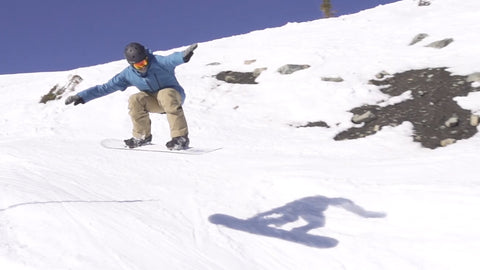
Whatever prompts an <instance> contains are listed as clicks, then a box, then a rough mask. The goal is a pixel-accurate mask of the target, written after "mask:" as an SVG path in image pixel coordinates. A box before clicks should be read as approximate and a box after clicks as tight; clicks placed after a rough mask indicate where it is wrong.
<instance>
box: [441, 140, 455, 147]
mask: <svg viewBox="0 0 480 270" xmlns="http://www.w3.org/2000/svg"><path fill="white" fill-rule="evenodd" d="M455 142H457V140H455V139H452V138H448V139H444V140H442V141H441V142H440V146H442V147H445V146H448V145H450V144H454V143H455Z"/></svg>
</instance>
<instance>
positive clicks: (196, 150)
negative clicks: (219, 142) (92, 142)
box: [100, 139, 222, 155]
mask: <svg viewBox="0 0 480 270" xmlns="http://www.w3.org/2000/svg"><path fill="white" fill-rule="evenodd" d="M100 144H101V145H102V146H103V147H105V148H108V149H117V150H127V151H144V152H162V153H170V154H183V155H202V154H206V153H210V152H213V151H217V150H220V149H222V148H221V147H219V148H201V147H189V148H187V149H184V150H170V149H168V148H166V147H165V146H164V145H159V144H146V145H142V146H140V147H136V148H129V147H128V146H126V145H125V143H124V142H123V140H119V139H104V140H102V141H101V142H100Z"/></svg>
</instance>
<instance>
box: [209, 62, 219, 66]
mask: <svg viewBox="0 0 480 270" xmlns="http://www.w3.org/2000/svg"><path fill="white" fill-rule="evenodd" d="M221 64H222V63H219V62H212V63H210V64H207V66H219V65H221Z"/></svg>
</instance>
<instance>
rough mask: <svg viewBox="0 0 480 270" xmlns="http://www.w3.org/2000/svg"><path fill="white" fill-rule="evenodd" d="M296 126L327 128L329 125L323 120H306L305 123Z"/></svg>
mask: <svg viewBox="0 0 480 270" xmlns="http://www.w3.org/2000/svg"><path fill="white" fill-rule="evenodd" d="M296 127H297V128H301V127H326V128H329V127H330V126H328V124H327V123H325V122H323V121H316V122H308V123H307V124H306V125H300V126H296Z"/></svg>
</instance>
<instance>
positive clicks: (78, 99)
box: [65, 95, 85, 106]
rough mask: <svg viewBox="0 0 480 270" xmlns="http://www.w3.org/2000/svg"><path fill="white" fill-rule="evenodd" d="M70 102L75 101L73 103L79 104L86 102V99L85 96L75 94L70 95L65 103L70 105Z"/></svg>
mask: <svg viewBox="0 0 480 270" xmlns="http://www.w3.org/2000/svg"><path fill="white" fill-rule="evenodd" d="M70 103H73V105H75V106H77V105H78V104H83V103H85V101H84V100H83V98H81V97H79V96H78V95H73V96H69V97H68V98H67V99H66V100H65V105H68V104H70Z"/></svg>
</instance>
